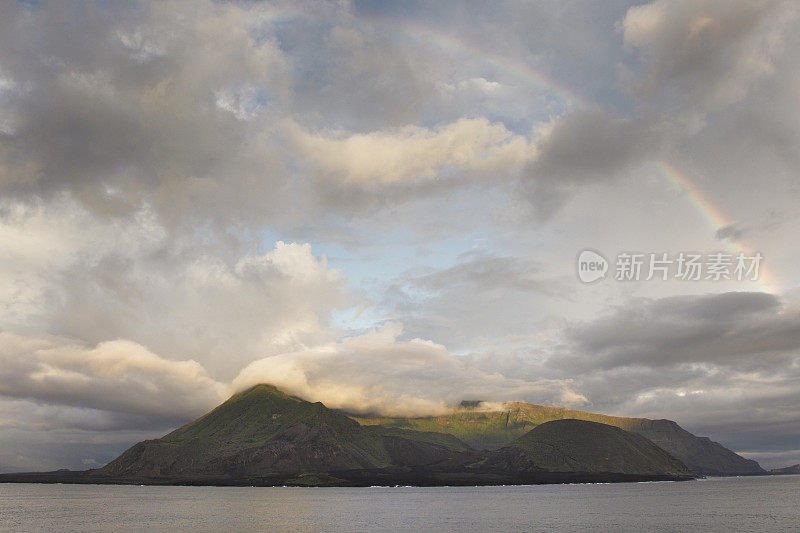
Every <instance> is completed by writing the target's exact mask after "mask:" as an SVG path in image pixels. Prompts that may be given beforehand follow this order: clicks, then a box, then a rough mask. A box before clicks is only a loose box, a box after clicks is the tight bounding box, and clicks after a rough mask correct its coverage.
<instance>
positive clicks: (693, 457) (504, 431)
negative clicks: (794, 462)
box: [354, 401, 766, 476]
mask: <svg viewBox="0 0 800 533" xmlns="http://www.w3.org/2000/svg"><path fill="white" fill-rule="evenodd" d="M354 418H355V419H356V420H357V421H358V422H359V423H361V424H362V425H372V424H375V425H382V426H386V427H395V428H404V429H411V430H421V431H436V432H443V433H450V434H451V435H454V436H455V437H458V438H459V439H461V440H462V441H464V442H466V443H467V444H469V445H470V446H472V447H474V448H476V449H490V450H491V449H498V448H501V447H503V446H508V445H510V444H511V443H512V442H514V440H515V439H517V438H518V437H520V436H521V435H523V434H525V433H527V432H528V431H530V430H531V429H533V428H535V427H537V426H538V425H540V424H544V423H545V422H550V421H553V420H561V419H576V420H586V421H589V422H599V423H602V424H607V425H611V426H616V427H618V428H621V429H624V430H625V431H629V432H632V433H636V434H639V435H641V436H643V437H646V438H647V439H649V440H650V441H652V442H653V443H654V444H656V445H657V446H659V447H660V448H662V449H664V450H665V451H667V452H669V454H670V455H672V456H674V457H675V458H677V459H680V461H681V462H683V463H684V464H685V465H686V466H688V467H689V468H690V469H691V470H693V471H694V472H697V473H698V474H702V475H723V476H724V475H753V474H765V473H766V472H765V471H764V470H763V469H762V468H761V466H760V465H759V464H758V463H757V462H755V461H752V460H749V459H745V458H744V457H741V456H739V455H737V454H736V453H734V452H732V451H731V450H729V449H727V448H725V447H724V446H722V445H721V444H719V443H717V442H714V441H712V440H711V439H709V438H708V437H697V436H695V435H693V434H691V433H689V432H688V431H686V430H685V429H683V428H682V427H680V426H679V425H678V424H677V423H675V422H673V421H672V420H650V419H647V418H627V417H618V416H608V415H602V414H596V413H587V412H584V411H576V410H573V409H564V408H560V407H546V406H543V405H534V404H529V403H522V402H512V403H507V404H504V405H503V407H502V408H501V409H497V410H494V409H492V410H489V409H485V408H482V405H481V402H475V401H472V402H469V404H468V405H466V406H464V408H462V409H459V410H457V411H455V412H453V413H450V414H446V415H442V416H431V417H421V418H386V417H378V416H355V417H354Z"/></svg>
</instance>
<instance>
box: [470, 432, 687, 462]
mask: <svg viewBox="0 0 800 533" xmlns="http://www.w3.org/2000/svg"><path fill="white" fill-rule="evenodd" d="M479 465H481V466H482V467H489V468H493V469H501V470H511V471H515V472H533V471H540V470H544V471H548V472H607V473H618V474H641V475H648V474H651V475H673V476H691V475H692V474H693V473H692V472H691V471H690V470H689V469H688V468H687V467H686V466H685V465H684V464H683V463H681V462H680V461H679V460H677V459H675V458H674V457H672V456H671V455H670V454H668V453H667V452H665V451H664V450H662V449H661V448H659V447H658V446H656V445H655V444H653V443H652V442H650V441H649V440H647V439H646V438H644V437H642V436H641V435H636V434H635V433H630V432H627V431H625V430H623V429H620V428H618V427H614V426H609V425H607V424H600V423H597V422H587V421H584V420H570V419H565V420H556V421H552V422H546V423H544V424H541V425H539V426H537V427H536V428H534V429H532V430H531V431H529V432H528V433H526V434H525V435H523V436H522V437H520V438H519V439H517V440H516V441H514V443H513V444H512V445H511V446H507V447H504V448H501V449H499V450H496V451H490V452H487V453H486V455H485V458H484V459H483V460H482V461H481V462H480V463H479ZM476 466H477V465H476Z"/></svg>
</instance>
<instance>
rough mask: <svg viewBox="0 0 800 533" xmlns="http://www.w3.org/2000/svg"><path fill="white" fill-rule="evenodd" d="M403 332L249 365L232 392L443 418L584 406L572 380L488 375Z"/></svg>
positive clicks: (392, 328)
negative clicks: (514, 404)
mask: <svg viewBox="0 0 800 533" xmlns="http://www.w3.org/2000/svg"><path fill="white" fill-rule="evenodd" d="M401 332H402V327H401V326H400V325H399V324H397V323H389V324H386V325H384V326H383V328H382V329H380V330H375V331H372V332H370V333H366V334H364V335H361V336H358V337H350V338H347V339H344V340H343V341H341V342H340V343H337V344H334V345H329V346H323V347H319V348H316V349H310V350H304V351H300V352H294V353H286V354H280V355H276V356H273V357H268V358H265V359H262V360H260V361H256V362H253V363H251V364H250V365H248V366H247V367H245V368H244V369H243V370H242V372H241V373H240V374H239V375H238V376H237V377H236V379H234V381H233V387H234V389H237V390H241V389H244V388H246V387H248V386H251V385H254V384H257V383H272V384H274V385H275V386H277V387H278V388H280V389H282V390H284V391H286V392H289V393H291V394H295V395H298V396H300V397H302V398H305V399H307V400H309V401H323V402H324V403H325V405H327V406H328V407H331V408H334V409H344V410H347V411H353V412H361V413H382V414H385V415H389V416H423V415H435V414H442V413H445V412H448V411H451V410H452V409H453V408H455V406H457V405H458V403H459V402H460V401H461V400H464V399H474V398H479V399H492V400H497V401H504V400H514V399H521V398H522V399H528V400H531V401H540V402H548V403H549V402H555V403H556V404H559V405H562V404H563V405H573V406H575V405H581V404H583V403H585V398H583V397H582V396H581V395H580V394H578V393H576V392H575V391H574V390H573V389H572V386H571V382H570V380H556V379H534V380H529V381H528V380H524V379H518V378H515V377H512V376H506V375H503V374H501V373H498V372H491V371H484V370H481V369H479V368H477V367H475V366H473V365H471V364H470V361H469V359H465V358H460V357H456V356H453V355H452V354H450V353H449V352H448V351H447V349H446V348H445V347H444V346H442V345H439V344H435V343H433V342H430V341H425V340H421V339H412V340H410V341H398V340H397V338H398V336H399V335H400V334H401Z"/></svg>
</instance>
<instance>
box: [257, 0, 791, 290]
mask: <svg viewBox="0 0 800 533" xmlns="http://www.w3.org/2000/svg"><path fill="white" fill-rule="evenodd" d="M275 15H277V16H273V17H268V18H271V19H273V20H276V21H277V20H289V19H298V18H304V19H311V18H313V17H310V16H309V15H308V14H304V13H300V12H297V11H295V10H286V9H285V8H284V9H283V10H282V11H281V12H280V13H279V14H278V13H275ZM356 20H363V21H365V22H367V23H369V24H371V25H372V26H373V27H376V28H379V29H381V30H384V31H386V32H388V33H390V34H392V35H394V36H399V37H401V38H405V39H410V40H411V41H412V42H415V43H418V44H421V45H423V46H434V47H436V48H438V49H439V50H441V51H442V52H444V53H445V54H448V55H452V56H456V57H461V58H467V59H470V60H473V61H478V62H480V63H483V64H485V65H488V66H490V67H491V68H493V69H496V70H498V71H501V72H504V73H506V74H508V75H509V76H511V77H513V78H516V79H518V80H520V81H522V82H524V83H525V84H526V85H529V86H532V87H535V88H537V89H539V90H540V91H543V92H545V93H547V94H548V95H551V96H552V97H554V98H556V99H558V100H560V101H562V102H564V103H565V104H566V105H567V106H568V107H576V108H589V107H596V106H597V104H596V103H594V102H592V101H590V100H588V99H586V98H585V97H584V96H582V95H581V94H580V93H579V92H578V91H575V90H573V89H572V88H570V87H567V86H565V85H564V84H563V83H561V82H559V81H558V80H556V79H555V78H553V77H552V76H550V75H548V74H546V73H544V72H540V71H539V70H536V69H535V68H533V67H531V66H530V65H528V64H527V63H525V62H524V61H521V60H519V59H516V58H511V57H508V56H504V55H502V54H498V53H497V52H495V51H492V50H488V49H484V48H481V47H479V46H478V45H476V44H474V43H472V42H470V41H467V40H465V39H462V38H460V37H459V36H457V35H454V34H451V33H444V32H442V31H441V30H439V29H433V28H430V27H428V26H426V25H424V24H422V23H414V24H412V23H408V22H403V21H398V20H394V19H386V18H378V17H366V16H360V17H358V18H357V19H356ZM655 168H656V170H657V173H658V174H659V175H661V176H662V177H664V178H665V179H666V180H667V181H669V182H670V183H672V184H674V185H675V186H677V187H678V188H679V189H680V190H682V191H684V192H685V195H686V197H687V198H688V199H689V202H690V203H691V205H692V206H693V207H694V208H695V209H696V210H697V212H698V213H700V215H701V216H702V217H703V218H704V219H705V221H706V222H707V223H708V225H709V227H710V228H711V229H712V230H713V231H714V232H715V233H716V231H717V230H719V229H720V228H723V227H725V226H728V225H730V224H731V223H732V221H731V220H730V219H729V218H728V217H727V216H726V215H725V213H724V212H723V211H722V209H721V208H720V207H719V206H718V205H716V204H715V203H714V202H712V201H711V199H710V198H708V196H707V195H706V194H705V193H704V192H703V190H702V189H701V188H700V187H699V186H698V185H697V184H696V183H695V182H693V181H692V180H690V179H689V178H688V177H687V176H686V174H684V173H683V172H681V171H680V170H678V168H677V167H675V165H673V164H672V163H670V162H669V161H666V160H660V161H656V162H655ZM725 243H726V246H727V247H729V248H731V249H732V251H734V252H737V253H744V254H745V255H751V254H752V253H754V252H753V251H752V249H751V248H749V247H747V246H746V245H745V244H744V243H742V242H741V241H736V242H734V241H725ZM758 284H759V286H760V287H761V289H762V290H763V291H764V292H768V293H775V292H776V291H777V287H778V285H777V284H776V283H775V282H774V280H773V278H772V276H771V275H770V274H769V273H768V271H767V269H766V267H765V265H764V264H763V262H762V264H761V265H760V272H759V278H758Z"/></svg>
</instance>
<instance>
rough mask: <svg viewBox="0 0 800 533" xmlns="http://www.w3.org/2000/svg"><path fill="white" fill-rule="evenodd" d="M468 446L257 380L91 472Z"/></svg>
mask: <svg viewBox="0 0 800 533" xmlns="http://www.w3.org/2000/svg"><path fill="white" fill-rule="evenodd" d="M468 450H470V448H469V446H467V445H465V444H464V443H463V442H461V441H459V440H458V439H457V438H455V437H453V436H452V435H448V434H441V433H426V432H421V431H409V430H402V429H396V428H382V427H363V426H361V425H360V424H359V423H358V422H356V421H355V420H352V419H351V418H349V417H347V416H345V415H343V414H341V413H338V412H336V411H333V410H331V409H328V408H327V407H325V406H324V405H323V404H322V403H319V402H318V403H310V402H307V401H304V400H301V399H300V398H296V397H294V396H290V395H288V394H285V393H283V392H281V391H280V390H278V389H276V388H275V387H273V386H270V385H257V386H255V387H252V388H250V389H248V390H246V391H244V392H241V393H239V394H236V395H234V396H232V397H231V398H230V399H229V400H227V401H226V402H225V403H223V404H222V405H220V406H219V407H217V408H216V409H214V410H213V411H211V412H210V413H208V414H206V415H205V416H203V417H201V418H199V419H197V420H195V421H194V422H191V423H189V424H187V425H185V426H183V427H181V428H179V429H177V430H175V431H173V432H172V433H170V434H168V435H166V436H164V437H162V438H160V439H156V440H146V441H143V442H140V443H138V444H136V445H134V446H133V447H131V448H130V449H128V450H127V451H125V452H124V453H123V454H122V455H121V456H119V457H118V458H117V459H115V460H114V461H112V462H110V463H109V464H107V465H106V466H104V467H103V468H100V469H98V470H96V471H93V474H94V475H99V476H107V477H112V478H120V479H169V478H175V479H189V478H193V479H198V480H200V479H203V478H230V479H237V478H247V477H258V476H266V475H275V474H298V473H303V472H314V473H316V472H329V471H336V470H358V469H374V468H384V467H388V466H414V465H419V464H431V463H435V462H436V461H439V460H442V459H447V458H449V457H451V456H453V455H454V454H457V453H462V452H466V451H468Z"/></svg>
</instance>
